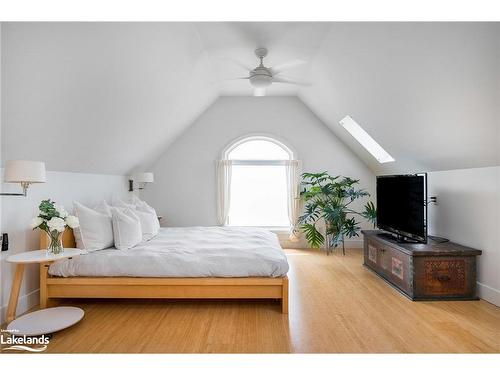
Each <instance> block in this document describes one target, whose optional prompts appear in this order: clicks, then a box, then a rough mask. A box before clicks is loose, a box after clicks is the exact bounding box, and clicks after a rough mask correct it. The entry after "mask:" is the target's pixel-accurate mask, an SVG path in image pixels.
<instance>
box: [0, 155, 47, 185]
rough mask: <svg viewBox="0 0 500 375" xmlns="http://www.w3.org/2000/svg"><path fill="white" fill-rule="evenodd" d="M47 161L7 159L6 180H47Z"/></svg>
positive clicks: (31, 181)
mask: <svg viewBox="0 0 500 375" xmlns="http://www.w3.org/2000/svg"><path fill="white" fill-rule="evenodd" d="M45 181H46V178H45V163H44V162H41V161H28V160H7V162H6V163H5V182H29V183H37V182H45Z"/></svg>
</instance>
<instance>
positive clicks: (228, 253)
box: [49, 227, 288, 277]
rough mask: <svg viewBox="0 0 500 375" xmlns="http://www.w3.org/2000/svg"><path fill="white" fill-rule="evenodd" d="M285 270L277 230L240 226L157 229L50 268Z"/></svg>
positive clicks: (152, 273) (71, 272)
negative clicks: (128, 244)
mask: <svg viewBox="0 0 500 375" xmlns="http://www.w3.org/2000/svg"><path fill="white" fill-rule="evenodd" d="M287 271H288V262H287V259H286V255H285V253H284V252H283V250H282V248H281V246H280V244H279V242H278V238H277V236H276V234H274V233H272V232H270V231H267V230H264V229H256V228H239V227H187V228H186V227H185V228H160V232H159V234H158V235H157V236H156V237H154V238H153V239H151V240H149V241H147V242H142V243H140V244H139V245H137V246H135V247H133V248H131V249H128V250H118V249H115V248H109V249H105V250H98V251H94V252H91V253H88V254H85V255H80V256H77V257H74V258H72V259H65V260H61V261H57V262H55V263H53V264H52V265H51V266H50V268H49V274H50V275H52V276H61V277H72V276H93V277H101V276H103V277H105V276H115V277H117V276H122V277H280V276H284V275H285V274H286V273H287Z"/></svg>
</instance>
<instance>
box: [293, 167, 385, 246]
mask: <svg viewBox="0 0 500 375" xmlns="http://www.w3.org/2000/svg"><path fill="white" fill-rule="evenodd" d="M358 183H359V180H353V179H352V178H349V177H342V176H334V177H332V176H330V175H329V174H328V173H327V172H321V173H303V174H302V185H303V187H304V188H303V190H302V191H301V193H300V195H301V198H302V199H303V200H304V201H305V204H304V214H303V215H302V216H300V217H299V225H300V228H301V229H302V231H303V232H304V233H305V237H306V239H307V242H308V243H309V245H310V246H311V247H320V246H321V245H323V244H325V245H326V248H327V254H329V253H330V252H331V249H332V248H336V247H338V246H339V245H342V254H344V255H345V243H344V241H345V238H352V237H357V236H359V230H360V229H361V228H360V226H359V222H357V221H356V217H362V218H365V219H366V220H368V221H370V222H372V223H373V224H374V226H375V222H376V210H375V206H374V204H373V203H372V202H371V201H369V202H367V203H366V204H365V205H364V210H363V211H362V212H359V211H356V210H355V209H353V208H352V206H351V204H352V203H353V202H355V201H356V200H357V199H359V198H363V197H368V196H370V194H368V192H366V191H365V190H363V189H358V188H356V185H357V184H358ZM323 223H324V226H325V235H323V234H322V233H321V230H320V229H319V225H320V224H323Z"/></svg>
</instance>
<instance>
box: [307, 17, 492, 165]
mask: <svg viewBox="0 0 500 375" xmlns="http://www.w3.org/2000/svg"><path fill="white" fill-rule="evenodd" d="M310 69H311V70H310V74H311V76H310V80H311V81H312V82H313V83H314V84H313V86H311V87H306V88H304V89H302V90H301V91H300V93H299V97H300V98H301V99H302V100H303V101H304V102H305V103H306V104H307V105H308V106H309V107H310V108H311V109H312V110H313V111H314V112H315V113H316V114H317V115H318V116H319V117H320V118H321V119H322V120H323V122H324V123H325V124H327V125H328V126H330V128H331V129H332V130H333V131H334V133H335V134H336V135H337V136H338V137H339V138H341V139H342V140H343V141H344V142H345V143H347V144H348V145H349V146H350V147H351V148H352V149H353V150H354V151H355V152H356V153H357V154H358V155H359V156H360V157H361V158H362V159H363V160H365V162H366V163H367V164H368V165H369V166H370V167H371V169H372V170H373V171H374V172H376V173H379V174H381V173H399V172H423V171H431V170H448V169H461V168H473V167H483V166H493V165H497V164H498V163H499V159H498V157H499V149H498V145H497V144H496V140H498V136H499V130H500V24H499V23H482V24H481V23H337V24H334V25H333V26H332V28H331V29H330V31H329V33H328V35H327V36H326V37H325V38H324V40H323V43H322V44H321V46H320V48H319V49H318V54H317V55H316V57H315V59H314V60H313V61H312V63H311V66H310ZM346 115H350V116H351V117H353V118H354V119H355V120H356V121H357V122H358V123H359V124H360V125H361V126H363V128H364V129H365V130H366V131H367V132H368V133H369V134H370V135H371V136H372V137H373V138H374V139H375V140H376V141H378V142H379V143H380V144H381V145H382V147H384V148H385V149H386V150H387V151H388V152H389V153H390V154H391V155H392V156H393V157H394V158H395V159H396V162H394V163H388V164H379V163H378V162H377V161H376V160H375V159H374V158H373V157H371V155H370V154H368V153H367V152H366V151H365V150H364V149H363V148H361V147H360V146H359V144H357V142H356V141H354V140H353V138H352V137H351V136H350V135H349V134H348V133H347V132H346V131H345V130H344V129H343V128H341V127H340V126H339V125H338V121H339V120H341V119H342V118H343V117H344V116H346Z"/></svg>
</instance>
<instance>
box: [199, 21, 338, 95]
mask: <svg viewBox="0 0 500 375" xmlns="http://www.w3.org/2000/svg"><path fill="white" fill-rule="evenodd" d="M330 27H331V24H330V23H319V22H318V23H310V22H288V23H285V22H281V23H276V22H261V23H259V22H253V23H248V22H220V23H201V24H197V29H198V30H199V33H200V37H201V40H202V43H203V45H204V46H205V49H206V51H207V52H208V54H209V56H210V58H211V60H212V63H213V66H214V67H215V73H216V75H215V77H214V79H216V80H217V81H218V82H219V93H220V95H223V96H237V95H252V93H253V90H252V88H251V86H250V84H249V82H248V81H247V80H234V78H236V77H243V76H248V73H249V72H248V70H246V69H243V68H242V67H240V66H239V65H237V64H236V63H235V62H233V61H231V59H235V60H237V61H239V62H241V63H243V64H245V65H248V66H249V67H252V68H255V67H256V66H257V65H259V60H258V58H257V57H256V56H255V52H254V51H255V49H256V48H257V47H266V48H267V49H268V55H267V56H266V57H265V59H264V65H265V66H267V67H273V66H276V65H279V64H282V63H285V62H288V61H292V60H297V59H299V60H304V61H306V62H310V61H312V59H313V58H314V55H315V54H316V52H317V51H318V48H319V46H320V44H321V42H322V39H323V37H324V36H325V35H326V33H327V31H328V30H329V29H330ZM308 68H309V65H308V64H304V65H302V66H298V67H294V68H292V69H289V70H287V71H286V72H284V73H283V75H285V76H287V77H290V78H295V79H297V80H298V81H305V80H306V78H307V71H308ZM297 92H298V87H297V86H295V85H290V84H286V83H273V84H272V85H271V86H270V87H269V88H268V89H267V91H266V95H271V96H272V95H297Z"/></svg>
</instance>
